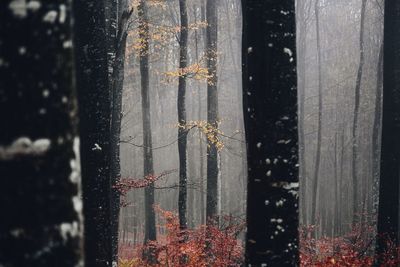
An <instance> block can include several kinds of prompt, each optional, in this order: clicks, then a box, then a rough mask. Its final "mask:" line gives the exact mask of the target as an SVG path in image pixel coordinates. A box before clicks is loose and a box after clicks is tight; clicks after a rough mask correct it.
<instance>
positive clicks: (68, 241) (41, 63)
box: [0, 0, 83, 267]
mask: <svg viewBox="0 0 400 267" xmlns="http://www.w3.org/2000/svg"><path fill="white" fill-rule="evenodd" d="M24 4H25V3H24ZM58 5H60V6H63V7H64V8H65V14H66V16H65V17H63V20H62V21H61V19H60V20H58V19H57V20H54V21H48V20H47V19H46V14H48V12H52V10H54V3H53V2H51V1H43V2H42V3H41V7H40V9H38V10H35V11H32V10H30V9H24V8H26V6H25V7H24V6H23V5H22V6H21V5H20V4H19V2H18V1H11V0H6V1H0V46H1V48H0V76H1V78H0V121H1V123H2V125H3V126H2V130H1V131H0V173H1V179H0V210H1V212H2V217H1V222H0V225H1V226H0V266H60V267H69V266H82V262H83V253H82V247H83V244H82V241H83V238H82V223H83V222H82V202H81V196H80V193H81V192H80V187H81V186H80V182H81V181H80V170H79V166H80V162H79V155H78V154H79V137H78V136H77V134H78V133H77V127H76V126H77V105H76V104H77V99H76V91H75V88H74V83H73V81H74V77H73V75H74V64H73V56H72V43H71V41H70V40H71V38H72V32H73V31H72V26H71V25H72V24H71V21H72V17H71V2H70V1H57V6H58ZM44 18H45V19H44ZM78 19H79V16H78ZM48 32H52V34H48Z"/></svg>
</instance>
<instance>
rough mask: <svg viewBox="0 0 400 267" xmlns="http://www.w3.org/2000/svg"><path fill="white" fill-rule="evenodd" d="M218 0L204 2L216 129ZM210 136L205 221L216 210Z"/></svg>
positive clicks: (210, 118) (210, 109)
mask: <svg viewBox="0 0 400 267" xmlns="http://www.w3.org/2000/svg"><path fill="white" fill-rule="evenodd" d="M218 2H219V1H218V0H207V2H206V20H207V28H206V53H207V68H208V75H209V76H210V77H209V78H208V79H207V123H208V124H209V125H210V126H211V127H213V128H214V129H218V88H217V86H218V77H217V61H218V54H217V42H218V24H217V23H218V15H217V14H218ZM210 139H211V138H207V140H208V145H207V198H206V222H207V223H208V224H210V223H212V221H213V220H214V219H216V218H215V217H216V215H217V212H218V199H219V196H218V173H219V170H218V149H217V146H216V144H215V143H213V142H212V141H211V140H210Z"/></svg>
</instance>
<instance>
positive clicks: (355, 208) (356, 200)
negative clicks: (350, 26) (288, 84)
mask: <svg viewBox="0 0 400 267" xmlns="http://www.w3.org/2000/svg"><path fill="white" fill-rule="evenodd" d="M366 5H367V0H362V2H361V21H360V40H359V42H360V43H359V45H360V46H359V49H360V61H359V63H358V70H357V78H356V87H355V93H354V114H353V115H354V117H353V130H352V141H351V142H352V159H351V165H352V167H351V170H352V179H353V225H354V224H355V223H356V222H357V216H359V215H360V214H359V212H360V210H359V208H360V207H361V204H362V203H361V202H360V200H361V198H360V197H359V192H358V190H359V188H358V179H357V153H358V151H357V129H358V117H359V113H360V97H361V82H362V74H363V67H364V61H365V60H364V57H365V56H364V55H365V52H364V24H365V23H364V21H365V9H366Z"/></svg>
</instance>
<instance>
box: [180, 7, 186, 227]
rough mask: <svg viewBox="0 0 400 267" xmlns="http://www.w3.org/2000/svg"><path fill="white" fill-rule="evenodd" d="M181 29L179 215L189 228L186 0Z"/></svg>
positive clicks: (183, 224) (181, 9) (181, 16)
mask: <svg viewBox="0 0 400 267" xmlns="http://www.w3.org/2000/svg"><path fill="white" fill-rule="evenodd" d="M179 10H180V19H181V29H180V37H179V69H180V70H182V74H181V75H180V76H179V84H178V102H177V108H178V123H179V127H178V153H179V199H178V213H179V226H180V228H181V229H186V228H187V214H186V212H187V134H188V130H187V129H186V99H185V97H186V74H185V73H184V72H185V68H186V67H187V45H188V14H187V6H186V0H179Z"/></svg>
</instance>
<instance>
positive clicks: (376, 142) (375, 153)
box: [372, 42, 383, 214]
mask: <svg viewBox="0 0 400 267" xmlns="http://www.w3.org/2000/svg"><path fill="white" fill-rule="evenodd" d="M378 58H379V59H378V65H377V70H376V73H377V80H376V95H375V112H374V115H375V117H374V123H373V131H372V179H373V185H372V186H373V187H372V188H373V192H372V198H373V212H372V213H373V214H377V211H378V207H377V204H378V201H379V200H378V195H379V186H378V184H379V163H380V158H381V155H380V152H381V148H380V143H381V126H382V82H383V81H382V80H383V42H382V43H381V47H380V49H379V57H378Z"/></svg>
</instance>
